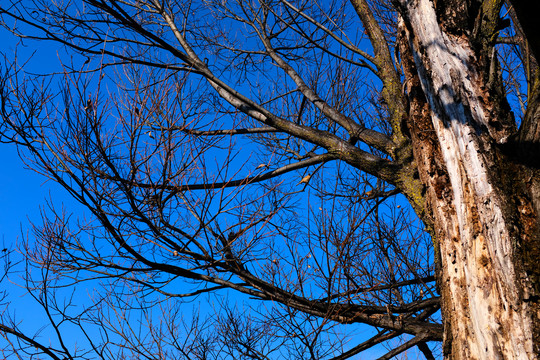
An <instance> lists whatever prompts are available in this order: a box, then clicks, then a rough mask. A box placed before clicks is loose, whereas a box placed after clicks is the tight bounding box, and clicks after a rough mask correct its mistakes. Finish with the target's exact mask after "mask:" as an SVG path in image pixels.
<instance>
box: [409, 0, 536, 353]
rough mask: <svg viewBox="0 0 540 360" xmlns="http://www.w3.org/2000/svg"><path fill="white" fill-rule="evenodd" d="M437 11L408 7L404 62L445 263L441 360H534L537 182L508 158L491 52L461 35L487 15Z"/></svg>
mask: <svg viewBox="0 0 540 360" xmlns="http://www.w3.org/2000/svg"><path fill="white" fill-rule="evenodd" d="M454 3H455V5H456V6H457V5H458V4H461V5H463V6H462V7H461V8H458V7H453V6H452V5H453V4H454ZM477 5H478V6H477ZM434 6H437V5H436V4H435V5H434V3H433V2H432V1H429V0H419V1H414V2H411V1H403V2H401V8H402V15H403V16H404V24H403V26H402V29H403V32H402V38H403V39H405V40H403V41H402V44H401V53H402V57H403V60H402V61H403V67H404V70H405V75H406V79H407V83H406V90H407V92H408V95H409V101H410V111H409V114H410V118H409V120H408V121H409V130H410V133H411V137H412V139H413V144H414V147H415V148H414V152H415V159H416V161H417V166H418V169H419V172H420V177H421V180H422V181H423V183H424V184H425V185H426V187H427V190H426V199H427V200H426V201H427V204H426V206H427V208H429V209H430V210H431V216H432V217H433V224H434V228H433V229H432V233H433V235H434V238H435V246H436V248H437V249H438V253H437V256H438V258H439V259H438V261H440V270H439V287H440V291H441V295H442V298H443V299H444V300H443V304H442V311H443V318H444V322H445V324H444V325H445V338H444V352H445V355H446V356H447V357H448V358H450V359H535V358H537V356H538V342H537V341H536V340H537V337H538V326H537V325H536V324H537V323H538V296H537V295H538V289H536V288H535V286H536V285H535V283H534V281H535V278H536V277H537V270H536V268H535V266H534V265H533V264H535V265H536V266H537V265H538V264H536V261H535V260H534V259H535V258H537V255H535V254H537V252H535V251H537V249H538V234H537V232H538V219H537V216H536V214H537V213H538V208H536V209H535V206H534V204H535V203H538V202H537V197H538V192H537V191H535V190H534V189H535V186H534V184H535V183H536V182H535V181H531V177H530V176H533V175H534V174H535V171H533V170H531V169H529V168H527V166H523V165H521V164H518V163H516V162H515V161H512V159H511V156H509V154H508V148H507V145H506V143H507V141H508V137H509V136H510V135H511V134H512V133H513V132H515V129H512V127H511V126H510V125H508V124H510V121H509V120H510V116H511V114H510V112H509V111H508V110H507V106H505V104H504V102H503V101H502V100H501V97H500V96H499V94H498V93H497V91H495V90H497V89H496V87H497V86H498V84H497V81H496V80H497V79H496V75H495V76H489V74H488V75H486V70H487V72H490V71H493V69H490V68H489V67H490V66H491V67H492V66H496V63H495V62H493V61H492V62H490V61H488V59H487V57H486V56H485V55H486V54H485V52H482V51H484V50H485V49H486V48H489V46H488V45H489V44H487V46H484V45H486V44H482V46H480V47H479V46H478V44H477V43H474V39H473V41H471V38H473V37H472V36H465V35H469V34H470V33H472V32H473V31H472V29H473V28H474V26H475V25H474V24H475V21H473V20H474V19H475V18H478V17H479V16H474V15H475V14H478V13H479V11H486V10H485V9H482V10H480V6H479V4H475V2H474V1H471V2H470V4H469V2H463V1H461V2H456V1H449V2H445V4H444V5H443V6H439V7H438V8H437V9H436V8H435V7H434ZM471 19H472V20H471ZM445 21H446V23H445ZM441 22H442V24H441ZM476 24H478V22H476ZM469 30H470V31H469ZM478 49H480V51H479V50H478ZM535 197H536V199H535ZM536 280H537V279H536Z"/></svg>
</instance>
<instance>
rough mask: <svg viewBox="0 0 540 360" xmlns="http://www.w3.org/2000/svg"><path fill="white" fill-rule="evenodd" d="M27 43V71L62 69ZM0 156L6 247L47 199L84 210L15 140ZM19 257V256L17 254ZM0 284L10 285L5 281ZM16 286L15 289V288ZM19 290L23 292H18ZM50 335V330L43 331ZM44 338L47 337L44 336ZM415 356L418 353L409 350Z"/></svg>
mask: <svg viewBox="0 0 540 360" xmlns="http://www.w3.org/2000/svg"><path fill="white" fill-rule="evenodd" d="M0 39H1V40H2V47H1V48H0V52H1V53H2V54H5V55H7V57H8V58H10V59H12V58H13V54H14V51H15V47H16V44H17V42H18V40H17V39H16V38H15V37H13V36H12V35H11V34H9V33H8V32H7V31H6V30H4V29H0ZM23 45H24V46H19V47H18V49H17V51H18V60H19V62H20V63H24V62H26V61H27V60H28V59H30V60H29V62H28V63H27V64H26V65H25V69H26V70H27V71H31V72H34V73H42V74H49V73H51V72H53V71H57V70H59V69H60V60H59V56H65V55H64V54H63V52H62V50H61V49H59V48H58V45H56V44H54V43H52V42H45V41H40V42H36V41H25V42H24V44H23ZM0 159H1V160H2V171H1V172H0V239H1V241H2V244H0V246H1V245H3V247H7V248H13V247H15V246H16V244H17V243H20V240H21V239H22V237H23V236H26V234H29V236H30V240H31V239H32V236H31V233H29V230H30V221H33V222H35V223H36V224H39V223H40V222H41V217H40V207H45V206H46V202H47V201H49V200H50V201H52V203H53V204H54V205H56V206H58V207H60V205H61V204H64V205H65V206H66V207H67V210H68V211H69V212H74V213H75V214H76V215H77V214H81V212H82V207H80V206H79V205H78V204H77V203H76V202H75V201H74V200H73V199H71V198H70V197H69V196H68V195H67V192H66V191H65V190H64V189H63V188H61V187H60V186H59V185H58V184H56V183H54V182H53V181H47V179H46V178H45V177H43V176H42V175H39V174H37V173H36V172H34V171H32V170H30V169H28V168H27V166H26V165H25V164H24V163H23V161H22V160H21V159H20V157H19V154H18V153H17V149H16V147H15V146H14V145H13V144H0ZM15 257H16V256H15ZM0 286H9V285H8V284H2V285H0ZM12 290H14V289H11V287H10V291H12ZM17 292H19V294H17ZM15 293H16V294H17V296H19V295H22V290H15ZM17 299H18V300H17V302H18V303H17V304H15V305H16V308H17V309H18V310H17V311H18V316H17V317H18V318H19V319H20V320H26V321H25V324H26V325H27V326H29V327H30V328H32V329H33V330H36V329H37V328H39V327H41V325H42V323H41V321H40V317H39V316H38V315H37V313H36V312H35V311H37V308H35V307H33V306H32V305H31V304H32V301H31V299H29V298H28V297H26V298H21V297H17ZM43 335H44V337H45V338H46V337H47V335H46V333H45V334H43ZM42 340H43V339H42ZM44 343H47V341H46V340H45V341H44ZM372 351H373V352H372V353H371V354H372V355H373V358H375V357H376V356H375V355H374V354H377V356H380V355H382V354H384V353H385V351H384V350H382V349H380V350H378V351H377V350H375V349H373V350H372ZM369 354H370V353H369V352H367V353H364V354H363V356H364V357H365V358H371V357H370V355H369ZM409 355H410V356H411V358H414V353H413V352H409Z"/></svg>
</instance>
